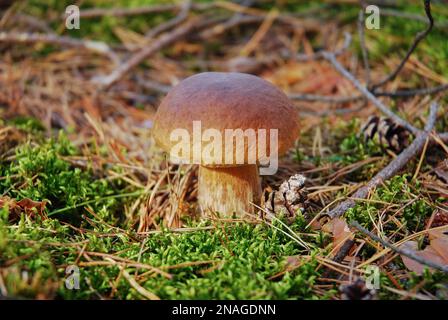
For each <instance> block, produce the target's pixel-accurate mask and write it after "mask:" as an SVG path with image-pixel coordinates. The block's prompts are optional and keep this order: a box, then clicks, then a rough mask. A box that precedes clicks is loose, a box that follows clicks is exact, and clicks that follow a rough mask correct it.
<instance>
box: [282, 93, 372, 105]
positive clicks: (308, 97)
mask: <svg viewBox="0 0 448 320" xmlns="http://www.w3.org/2000/svg"><path fill="white" fill-rule="evenodd" d="M288 97H289V98H290V99H293V100H300V101H309V102H325V103H348V102H353V101H358V100H362V99H364V97H363V96H362V95H356V96H346V97H345V96H340V97H338V96H323V95H317V94H307V93H290V94H288Z"/></svg>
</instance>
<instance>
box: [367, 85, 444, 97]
mask: <svg viewBox="0 0 448 320" xmlns="http://www.w3.org/2000/svg"><path fill="white" fill-rule="evenodd" d="M445 90H448V83H445V84H441V85H439V86H435V87H431V88H419V89H409V90H397V91H394V92H387V91H375V96H383V97H392V98H396V97H414V96H419V95H423V96H424V95H428V94H436V93H439V92H442V91H445Z"/></svg>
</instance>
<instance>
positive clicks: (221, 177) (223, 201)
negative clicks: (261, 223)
mask: <svg viewBox="0 0 448 320" xmlns="http://www.w3.org/2000/svg"><path fill="white" fill-rule="evenodd" d="M198 185H199V187H198V189H199V190H198V198H199V204H200V206H201V208H202V209H203V210H204V211H208V210H211V211H213V212H218V213H219V214H220V215H221V216H224V217H231V216H232V215H233V214H234V213H236V214H237V216H241V215H242V212H244V211H246V212H250V213H253V212H254V206H253V205H252V204H251V202H252V203H255V204H258V203H259V202H260V197H261V184H260V179H259V176H258V167H257V166H256V165H243V166H238V167H205V166H200V167H199V183H198Z"/></svg>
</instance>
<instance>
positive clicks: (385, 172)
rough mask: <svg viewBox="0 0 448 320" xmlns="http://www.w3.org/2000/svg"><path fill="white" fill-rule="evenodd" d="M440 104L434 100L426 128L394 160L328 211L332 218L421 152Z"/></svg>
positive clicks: (343, 211) (351, 205)
mask: <svg viewBox="0 0 448 320" xmlns="http://www.w3.org/2000/svg"><path fill="white" fill-rule="evenodd" d="M437 110H438V105H437V103H435V102H433V103H432V104H431V107H430V114H429V117H428V122H427V123H426V126H425V129H424V130H423V131H419V132H418V134H417V136H416V138H415V139H414V141H413V142H412V143H411V144H410V145H409V147H407V148H406V149H404V150H403V151H402V152H401V153H400V154H399V155H398V156H397V157H396V158H395V159H394V160H392V161H391V162H390V163H389V164H388V165H387V166H386V167H385V168H384V169H382V170H381V171H380V172H378V173H377V174H376V175H375V176H374V177H373V178H372V180H370V181H369V182H368V183H367V184H366V185H365V186H364V187H362V188H360V189H358V190H357V191H356V192H355V193H354V194H353V196H352V197H351V198H350V199H347V200H345V201H344V202H342V203H340V204H339V205H338V206H337V207H336V208H334V209H333V210H331V211H330V212H328V213H327V214H325V215H327V216H329V217H330V218H332V219H333V218H336V217H340V216H342V215H343V214H344V213H345V212H346V211H347V210H348V209H350V208H353V207H354V206H355V205H356V201H355V200H354V199H364V198H366V197H367V196H368V194H369V193H370V191H371V190H373V189H374V188H376V187H377V186H378V185H380V184H381V183H382V182H383V181H385V180H387V179H390V178H391V177H393V176H394V175H395V174H396V173H397V172H398V171H399V170H401V169H402V168H403V167H404V166H405V165H406V164H407V163H408V162H409V160H411V159H412V158H414V157H415V155H416V154H417V153H419V152H420V151H421V150H422V149H423V146H424V145H425V143H426V140H427V139H428V138H429V135H430V131H431V130H432V129H433V127H434V124H435V121H436V116H437Z"/></svg>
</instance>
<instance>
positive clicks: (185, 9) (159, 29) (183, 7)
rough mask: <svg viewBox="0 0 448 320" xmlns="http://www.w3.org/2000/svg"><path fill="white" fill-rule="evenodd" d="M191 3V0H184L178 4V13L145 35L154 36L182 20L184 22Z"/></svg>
mask: <svg viewBox="0 0 448 320" xmlns="http://www.w3.org/2000/svg"><path fill="white" fill-rule="evenodd" d="M191 4H192V3H191V0H185V1H184V2H183V3H182V4H181V5H180V8H181V9H180V11H179V13H178V14H177V15H176V16H175V17H174V18H173V19H171V20H168V21H166V22H164V23H162V24H159V25H158V26H156V27H155V28H154V29H151V30H150V31H148V32H147V33H146V35H145V36H146V37H147V38H154V37H156V36H157V35H159V34H160V33H162V32H165V31H167V30H169V29H172V28H174V27H176V26H178V25H179V24H181V23H182V22H184V21H185V20H186V19H187V18H188V14H189V12H190V9H191Z"/></svg>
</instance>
